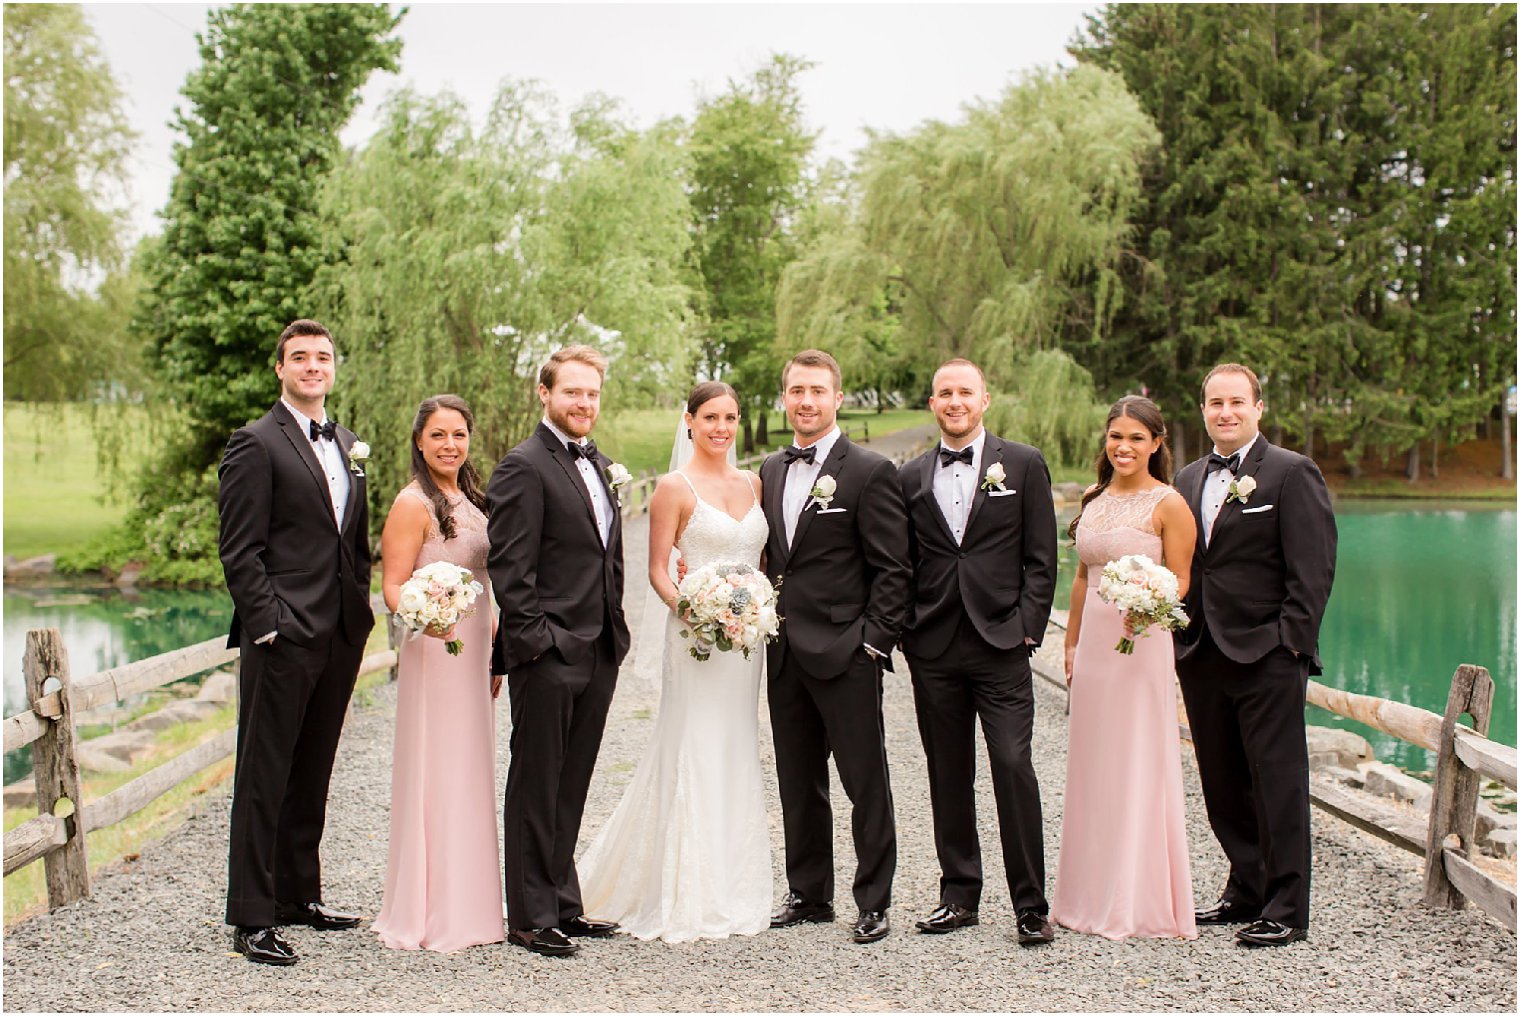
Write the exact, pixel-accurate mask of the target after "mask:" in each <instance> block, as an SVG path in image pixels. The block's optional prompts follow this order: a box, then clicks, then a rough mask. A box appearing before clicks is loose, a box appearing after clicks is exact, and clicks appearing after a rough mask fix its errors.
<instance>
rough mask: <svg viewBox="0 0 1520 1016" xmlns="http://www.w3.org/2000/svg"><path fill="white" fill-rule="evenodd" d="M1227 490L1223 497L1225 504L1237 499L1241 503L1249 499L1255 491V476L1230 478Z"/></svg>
mask: <svg viewBox="0 0 1520 1016" xmlns="http://www.w3.org/2000/svg"><path fill="white" fill-rule="evenodd" d="M1229 491H1230V492H1229V493H1228V494H1226V495H1225V497H1224V503H1225V504H1229V503H1230V502H1231V501H1239V502H1240V503H1241V504H1245V503H1246V502H1247V501H1249V500H1251V495H1252V494H1254V493H1256V477H1254V476H1241V477H1237V478H1236V479H1233V480H1231V481H1230V486H1229Z"/></svg>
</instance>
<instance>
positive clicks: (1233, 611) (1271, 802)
mask: <svg viewBox="0 0 1520 1016" xmlns="http://www.w3.org/2000/svg"><path fill="white" fill-rule="evenodd" d="M1202 409H1203V422H1204V427H1205V428H1206V429H1207V430H1208V433H1209V437H1211V438H1213V439H1214V451H1213V452H1212V453H1211V454H1210V455H1209V456H1208V457H1207V458H1203V459H1199V460H1197V461H1196V462H1192V463H1189V464H1188V466H1187V467H1186V468H1184V469H1183V470H1182V472H1180V473H1178V474H1177V483H1176V487H1177V489H1178V490H1179V491H1181V492H1182V494H1183V495H1184V496H1185V497H1187V499H1188V500H1189V501H1190V502H1191V503H1192V506H1193V514H1194V515H1195V516H1196V517H1197V520H1198V547H1197V550H1196V551H1195V553H1194V554H1193V577H1192V582H1191V584H1190V586H1189V588H1188V594H1187V598H1186V600H1185V602H1184V607H1185V608H1186V610H1187V613H1188V617H1190V618H1192V623H1191V624H1190V625H1189V626H1188V628H1187V629H1186V630H1185V631H1183V632H1179V633H1178V634H1177V637H1176V639H1175V647H1176V654H1177V677H1178V680H1179V682H1180V684H1181V685H1182V698H1183V702H1184V703H1185V704H1186V705H1187V714H1188V726H1189V727H1190V728H1191V730H1192V735H1193V749H1194V751H1195V752H1196V753H1197V755H1198V775H1199V778H1200V780H1201V782H1202V784H1203V802H1204V806H1205V808H1206V809H1207V810H1208V814H1209V824H1210V825H1211V826H1212V827H1213V829H1214V835H1215V836H1217V837H1218V838H1219V845H1220V846H1221V847H1223V848H1224V852H1225V856H1226V857H1228V858H1229V859H1230V877H1229V881H1228V882H1226V884H1225V888H1224V893H1223V895H1222V896H1221V897H1220V899H1219V902H1217V903H1215V904H1214V905H1213V906H1212V907H1209V908H1208V909H1206V910H1200V911H1198V913H1197V915H1196V916H1197V920H1198V923H1199V924H1245V925H1247V927H1245V928H1242V929H1240V930H1239V931H1237V932H1236V933H1235V937H1236V939H1238V940H1239V941H1240V942H1241V943H1242V944H1244V945H1248V946H1273V945H1287V944H1288V943H1290V942H1297V941H1299V940H1300V939H1303V938H1306V937H1307V936H1308V929H1309V757H1308V749H1307V747H1306V745H1305V735H1304V694H1305V691H1306V688H1307V685H1308V680H1309V675H1310V674H1318V673H1320V672H1321V669H1320V660H1319V628H1320V621H1321V620H1322V619H1323V617H1324V614H1325V604H1326V603H1327V602H1328V601H1329V599H1330V585H1331V582H1332V581H1333V579H1334V578H1335V539H1336V533H1335V515H1334V514H1333V513H1332V511H1331V510H1330V494H1329V491H1328V490H1326V488H1325V478H1324V477H1323V476H1322V475H1320V471H1319V468H1318V467H1317V466H1315V464H1314V462H1313V460H1311V459H1309V458H1306V457H1304V456H1303V455H1299V454H1298V453H1297V452H1291V451H1288V450H1287V449H1285V448H1278V447H1275V446H1274V445H1271V444H1269V443H1268V442H1267V439H1266V438H1265V437H1264V436H1262V434H1261V432H1260V424H1261V414H1262V412H1263V411H1264V409H1265V407H1264V405H1263V403H1262V398H1261V382H1260V381H1258V380H1257V378H1256V374H1255V373H1254V372H1252V370H1251V369H1250V368H1249V367H1245V366H1242V365H1240V364H1238V363H1224V364H1220V365H1219V366H1217V367H1215V368H1214V369H1213V370H1211V371H1209V374H1208V376H1207V377H1205V378H1204V379H1203V404H1202Z"/></svg>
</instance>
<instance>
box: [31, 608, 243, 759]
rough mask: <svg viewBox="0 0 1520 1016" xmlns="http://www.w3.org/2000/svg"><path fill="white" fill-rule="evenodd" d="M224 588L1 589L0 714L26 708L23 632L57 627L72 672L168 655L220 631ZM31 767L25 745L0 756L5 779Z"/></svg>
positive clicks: (225, 619)
mask: <svg viewBox="0 0 1520 1016" xmlns="http://www.w3.org/2000/svg"><path fill="white" fill-rule="evenodd" d="M231 619H232V601H231V599H229V598H228V596H227V591H226V590H225V589H214V590H183V589H144V590H141V591H137V592H132V593H123V592H121V591H118V590H97V589H86V590H80V589H34V588H30V587H23V588H12V587H9V586H8V587H6V589H5V715H7V716H10V715H12V714H13V713H17V712H20V711H21V710H23V709H25V708H26V706H27V701H26V681H25V678H24V677H23V675H22V671H21V663H22V658H23V657H24V655H25V653H26V633H27V631H28V630H29V629H32V628H57V629H58V630H59V633H60V634H61V635H62V636H63V644H64V646H65V647H67V649H68V656H69V672H70V673H71V674H73V675H76V676H82V675H84V674H91V673H94V672H95V671H97V670H105V669H107V668H109V667H119V666H121V665H123V664H126V663H132V662H134V661H137V660H142V659H146V658H148V657H150V656H157V655H159V654H161V653H167V652H169V651H170V650H172V649H180V648H183V647H184V646H188V645H194V644H195V643H197V642H204V641H205V640H206V639H209V638H215V637H217V636H221V635H225V634H226V633H227V625H228V623H229V622H230V621H231ZM29 769H30V761H29V758H28V750H27V749H25V748H23V749H21V750H20V751H15V752H8V753H7V754H6V756H5V782H6V783H10V782H12V781H13V780H15V779H17V778H19V777H20V776H22V775H25V773H26V772H27V771H28V770H29Z"/></svg>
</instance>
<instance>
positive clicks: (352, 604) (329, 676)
mask: <svg viewBox="0 0 1520 1016" xmlns="http://www.w3.org/2000/svg"><path fill="white" fill-rule="evenodd" d="M336 355H337V350H336V349H335V348H334V345H333V338H332V334H331V333H330V332H329V331H328V330H327V329H326V328H324V327H323V326H322V325H320V324H318V323H317V322H316V321H308V320H300V321H293V322H291V323H290V325H289V326H287V327H286V328H285V330H284V331H283V332H281V333H280V338H279V341H278V342H277V343H276V345H275V350H274V372H275V376H276V377H278V378H279V379H280V399H279V401H278V402H276V403H275V404H274V408H272V409H270V410H269V412H267V413H265V414H264V415H263V416H261V417H259V419H257V420H255V421H254V422H253V423H250V424H249V425H248V426H246V427H243V428H241V429H239V430H238V431H237V432H235V433H234V434H233V435H232V438H231V439H230V440H229V441H228V442H227V451H226V453H225V454H224V455H223V456H222V464H221V468H220V469H219V471H218V476H219V478H220V481H221V482H220V485H219V488H218V490H217V511H218V514H219V515H220V519H221V530H220V534H219V536H218V550H219V552H220V554H221V559H222V571H223V573H224V574H225V575H226V577H227V591H228V593H230V594H231V596H232V606H233V614H232V631H231V633H230V634H229V636H228V638H227V645H228V646H229V647H238V648H240V650H241V652H240V654H239V669H238V726H237V766H236V769H235V770H234V773H233V779H232V822H231V829H230V831H229V836H228V841H229V842H228V848H229V849H228V854H229V856H228V864H227V923H228V924H231V925H233V926H235V927H236V929H237V930H236V931H235V932H234V933H233V938H232V943H233V948H234V949H236V950H237V951H238V952H240V953H242V954H243V955H244V956H246V957H247V958H248V959H249V960H250V961H252V962H254V963H267V964H270V965H272V966H282V967H283V966H289V965H291V964H292V963H295V962H296V958H297V957H296V952H295V950H294V949H293V948H292V947H291V945H290V943H289V942H288V941H286V940H285V938H284V937H283V936H282V935H280V932H279V926H280V925H285V924H304V925H308V926H310V927H313V928H316V929H318V930H322V931H337V930H341V929H345V928H352V927H354V926H355V925H357V924H358V923H359V918H358V917H356V916H355V915H353V914H345V913H341V912H339V911H337V910H333V909H330V908H328V907H327V906H325V905H324V904H323V903H322V866H321V859H320V855H319V848H320V845H321V842H322V829H323V826H324V825H325V824H326V820H327V787H328V782H329V780H330V778H331V776H332V768H333V758H334V756H335V755H336V754H337V751H338V735H339V734H340V733H341V732H342V730H343V716H344V714H345V712H346V711H347V709H348V698H349V695H350V694H352V692H353V690H354V681H355V679H356V678H357V677H358V675H359V662H360V660H361V658H362V657H363V655H364V643H365V640H366V639H367V638H368V637H369V631H370V629H371V628H373V627H374V624H375V615H374V613H373V612H372V611H371V610H370V606H369V573H370V554H369V509H368V507H367V506H366V504H365V488H364V471H363V469H361V468H359V467H358V466H357V465H355V464H354V463H353V462H352V461H351V460H350V459H349V450H350V449H351V448H353V446H354V444H355V440H356V439H355V437H354V435H353V432H352V431H350V430H348V429H347V428H344V427H339V426H338V425H337V424H335V423H333V422H332V421H331V420H329V419H328V418H327V412H326V409H325V406H326V402H327V395H328V393H329V392H331V391H332V387H333V381H334V379H335V377H336V373H337V366H336Z"/></svg>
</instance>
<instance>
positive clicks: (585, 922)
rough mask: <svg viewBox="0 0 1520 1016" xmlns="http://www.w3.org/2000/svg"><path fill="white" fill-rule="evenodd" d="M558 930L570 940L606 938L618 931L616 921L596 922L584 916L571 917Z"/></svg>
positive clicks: (594, 919)
mask: <svg viewBox="0 0 1520 1016" xmlns="http://www.w3.org/2000/svg"><path fill="white" fill-rule="evenodd" d="M559 930H560V931H563V932H564V933H565V934H566V935H569V936H570V937H571V938H606V937H607V936H608V935H611V934H612V933H613V932H614V931H617V930H618V923H617V922H616V921H598V920H597V919H596V918H594V917H587V916H586V915H585V914H581V915H580V916H579V917H572V918H570V920H568V921H566V922H564V923H563V924H561V925H560V926H559Z"/></svg>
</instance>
